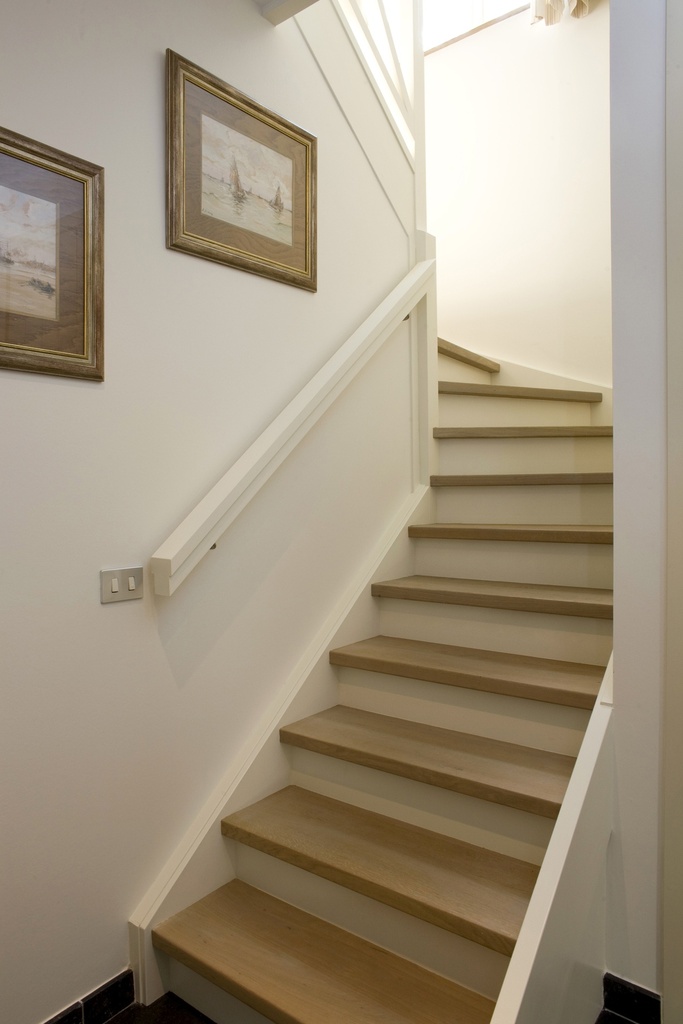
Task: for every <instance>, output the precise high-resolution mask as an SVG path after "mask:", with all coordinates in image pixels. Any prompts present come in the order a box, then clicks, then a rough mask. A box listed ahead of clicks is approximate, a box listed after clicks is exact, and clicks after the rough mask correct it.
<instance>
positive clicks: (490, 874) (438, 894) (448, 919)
mask: <svg viewBox="0 0 683 1024" xmlns="http://www.w3.org/2000/svg"><path fill="white" fill-rule="evenodd" d="M222 827H223V833H224V835H226V836H228V837H230V838H231V839H236V840H237V841H238V842H241V843H245V844H246V845H248V846H252V847H254V848H256V849H258V850H262V851H263V852H264V853H267V854H270V855H271V856H274V857H278V858H279V859H281V860H284V861H287V862H288V863H290V864H294V865H296V866H297V867H300V868H304V869H306V870H308V871H311V872H313V873H314V874H316V875H319V876H321V877H323V878H327V879H329V880H330V881H332V882H335V883H337V884H339V885H343V886H346V887H347V888H349V889H353V890H354V891H356V892H359V893H362V894H364V895H365V896H369V897H371V898H372V899H375V900H379V901H380V902H381V903H385V904H387V905H389V906H392V907H395V908H396V909H398V910H401V911H404V912H405V913H408V914H412V915H413V916H416V917H419V918H422V919H424V920H426V921H429V922H430V923H432V924H435V925H437V926H439V927H441V928H445V929H447V930H449V931H452V932H455V933H457V934H459V935H462V936H464V937H465V938H468V939H471V940H473V941H474V942H478V943H481V944H482V945H485V946H488V947H490V948H491V949H495V950H497V951H498V952H500V953H504V954H506V955H509V954H510V953H511V952H512V949H513V948H514V944H515V941H516V939H517V935H518V934H519V929H520V927H521V924H522V920H523V918H524V913H525V910H526V907H527V905H528V901H529V897H530V895H531V891H532V889H533V885H534V882H535V879H536V877H537V874H538V868H537V867H536V866H535V865H533V864H528V863H526V862H525V861H521V860H516V859H514V858H511V857H507V856H505V855H504V854H500V853H495V852H492V851H491V850H485V849H482V848H480V847H477V846H472V845H471V844H469V843H464V842H462V841H461V840H457V839H453V838H450V837H448V836H442V835H439V834H438V833H436V832H430V831H428V830H427V829H423V828H418V827H417V826H414V825H408V824H406V823H405V822H402V821H398V820H395V819H393V818H388V817H385V816H384V815H381V814H376V813H374V812H373V811H367V810H364V809H362V808H359V807H354V806H352V805H351V804H346V803H342V802H341V801H339V800H332V799H330V798H329V797H325V796H321V795H320V794H318V793H312V792H309V791H308V790H305V789H300V788H299V787H297V786H288V787H287V788H286V789H282V790H280V791H279V792H277V793H274V794H272V796H269V797H266V798H265V799H264V800H260V801H259V802H258V803H256V804H252V805H251V806H250V807H247V808H245V809H244V810H242V811H238V812H236V813H235V814H231V815H230V816H229V817H227V818H225V819H224V820H223V826H222Z"/></svg>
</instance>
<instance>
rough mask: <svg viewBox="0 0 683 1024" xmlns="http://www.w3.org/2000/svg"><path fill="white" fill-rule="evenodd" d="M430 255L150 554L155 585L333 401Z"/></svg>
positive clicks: (400, 313)
mask: <svg viewBox="0 0 683 1024" xmlns="http://www.w3.org/2000/svg"><path fill="white" fill-rule="evenodd" d="M434 268H435V261H434V260H425V261H423V262H421V263H418V264H417V265H416V266H415V267H413V269H412V270H411V271H410V272H409V273H408V274H406V276H405V277H404V278H403V280H402V281H401V282H400V283H399V284H398V285H397V286H396V288H394V289H393V291H391V292H390V293H389V295H387V297H386V298H385V299H384V301H383V302H381V303H380V304H379V306H378V307H377V309H375V310H374V312H373V313H371V314H370V316H369V317H368V318H367V320H365V322H364V323H363V324H361V326H360V327H359V328H358V329H357V330H356V331H354V333H353V334H352V335H351V337H350V338H349V339H348V340H347V341H346V342H344V344H343V345H342V346H341V347H340V348H339V349H338V350H337V351H336V352H335V354H334V355H333V356H332V357H331V358H330V359H329V360H328V361H327V363H325V365H324V366H323V367H322V369H320V370H319V371H318V373H316V375H315V376H314V377H313V378H312V380H310V381H309V382H308V384H306V385H305V387H303V388H302V390H301V391H300V392H299V394H298V395H297V396H296V398H294V399H292V401H291V402H290V403H289V405H287V406H286V407H285V408H284V409H283V410H282V412H281V413H280V414H279V416H276V418H275V419H274V420H273V422H272V423H271V424H270V426H268V427H266V429H265V430H264V431H263V433H262V434H261V435H260V436H259V437H258V438H257V439H256V441H254V443H253V444H252V445H251V447H250V448H248V449H247V451H246V452H245V453H244V454H243V455H242V456H240V458H239V459H238V460H237V462H235V464H234V465H233V466H231V468H230V469H229V470H228V472H227V473H226V474H225V476H223V477H222V478H221V479H220V480H219V481H218V483H217V484H215V486H214V487H212V488H211V490H210V491H209V493H208V494H207V495H206V497H204V498H202V500H201V501H200V502H199V504H198V505H197V506H196V507H195V508H194V509H193V510H192V512H190V513H189V515H187V516H186V517H185V519H184V520H183V521H182V523H180V525H179V526H178V527H176V529H175V530H174V531H173V533H172V534H171V535H170V537H169V538H168V539H167V540H165V541H164V543H163V544H162V545H161V546H160V547H159V548H158V549H157V550H156V551H155V552H154V554H153V555H152V558H151V562H150V568H151V571H152V573H153V575H154V591H155V593H156V594H160V595H162V596H164V597H170V595H171V594H173V592H174V591H175V590H177V588H178V587H179V586H180V584H181V583H182V582H183V580H184V579H186V578H187V576H188V575H189V573H190V572H191V571H192V570H193V569H194V568H195V566H196V565H197V564H198V563H199V562H200V560H201V559H202V558H203V557H204V555H205V554H206V553H207V552H208V551H209V550H210V549H211V547H212V545H213V544H215V543H216V541H217V540H218V538H219V537H220V536H221V534H222V533H224V531H225V530H227V528H228V527H229V526H230V524H231V523H232V522H233V521H234V520H235V519H236V518H237V516H238V515H239V514H240V512H241V511H242V510H243V508H244V507H245V506H246V505H247V504H248V503H249V501H251V499H252V498H253V497H254V495H255V494H257V493H258V491H259V490H260V489H261V487H263V485H264V484H265V483H266V481H267V480H268V479H269V478H270V476H272V474H273V473H274V472H275V470H276V469H277V468H278V466H279V465H280V464H281V463H282V462H283V461H284V459H285V458H286V457H287V455H288V454H289V453H290V452H291V451H292V449H293V448H294V447H295V446H296V445H297V444H298V442H299V441H300V440H301V439H302V438H303V437H304V436H305V435H306V434H307V433H308V431H309V430H310V429H311V427H312V426H313V425H314V424H315V423H316V422H317V420H318V419H319V418H320V417H321V416H322V414H323V413H324V412H325V410H326V409H327V408H329V406H330V405H331V404H332V402H333V401H334V399H335V398H336V397H337V395H338V394H340V393H341V392H342V391H343V390H344V389H345V388H346V387H347V385H348V384H349V383H350V382H351V381H352V380H353V378H354V377H355V376H356V374H357V373H358V372H359V371H360V370H361V369H362V367H363V366H364V365H365V363H366V362H367V361H368V360H369V359H370V358H371V356H372V355H374V353H375V352H376V351H377V350H378V349H379V348H381V346H382V345H383V344H384V342H385V341H386V340H387V339H388V338H389V337H390V336H391V335H392V334H393V332H394V331H395V330H396V328H397V327H398V325H399V324H400V323H401V321H402V320H404V319H405V317H406V316H407V315H408V314H409V313H410V312H411V310H412V309H413V308H414V307H415V306H416V305H417V303H418V302H420V300H421V299H422V298H423V297H424V296H425V295H426V294H427V291H428V289H429V287H430V285H431V283H432V282H433V279H434V273H435V269H434Z"/></svg>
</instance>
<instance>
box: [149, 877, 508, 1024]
mask: <svg viewBox="0 0 683 1024" xmlns="http://www.w3.org/2000/svg"><path fill="white" fill-rule="evenodd" d="M152 941H153V943H154V945H155V947H156V948H157V949H160V950H162V951H163V952H165V953H167V954H168V955H169V956H171V957H173V958H174V959H175V960H177V961H179V962H180V963H182V964H184V965H185V966H187V967H189V968H191V969H192V970H194V971H196V972H197V973H198V974H200V975H202V976H203V977H204V978H206V979H207V980H208V981H210V982H212V983H213V984H215V985H218V986H219V987H220V988H222V989H223V990H224V991H226V992H229V993H230V994H231V995H232V996H235V997H236V998H237V999H239V1000H241V1001H242V1002H243V1003H246V1004H247V1005H249V1006H251V1007H252V1008H253V1009H255V1010H256V1011H257V1012H259V1013H261V1014H263V1015H264V1016H266V1017H268V1019H269V1020H273V1021H275V1022H276V1024H321V1022H323V1021H324V1022H325V1024H360V1022H363V1024H442V1022H443V1021H445V1020H448V1021H451V1022H452V1024H488V1022H489V1021H490V1019H491V1017H492V1015H493V1009H494V1003H493V1002H492V1001H491V1000H490V999H487V998H485V997H484V996H482V995H479V994H478V993H476V992H472V991H470V990H469V989H466V988H464V987H463V986H461V985H458V984H456V983H455V982H453V981H450V980H448V979H446V978H443V977H441V976H440V975H438V974H434V973H433V972H431V971H428V970H426V969H425V968H423V967H420V966H419V965H418V964H415V963H413V962H412V961H410V960H407V959H405V958H404V957H400V956H397V955H396V954H394V953H391V952H389V951H388V950H386V949H383V948H382V947H380V946H376V945H374V944H372V943H369V942H366V941H365V940H364V939H361V938H359V937H358V936H356V935H352V934H351V933H350V932H347V931H344V930H343V929H341V928H338V927H336V926H335V925H332V924H329V923H327V922H326V921H322V920H321V919H319V918H316V917H313V916H312V915H311V914H307V913H306V912H304V911H303V910H299V909H298V908H296V907H293V906H291V905H290V904H288V903H284V902H283V901H282V900H278V899H275V898H274V897H273V896H270V895H268V894H267V893H265V892H261V891H260V890H258V889H254V888H253V887H252V886H249V885H247V884H246V883H244V882H241V881H239V880H235V881H233V882H230V883H228V884H227V885H225V886H223V887H222V888H220V889H218V890H216V891H215V892H213V893H210V895H208V896H206V897H205V898H204V899H202V900H199V902H197V903H195V904H193V905H192V906H190V907H188V908H187V909H186V910H184V911H182V912H181V913H180V914H177V915H176V916H175V917H173V918H171V919H170V920H168V921H165V922H163V924H161V925H158V926H157V927H156V928H155V929H154V933H153V939H152Z"/></svg>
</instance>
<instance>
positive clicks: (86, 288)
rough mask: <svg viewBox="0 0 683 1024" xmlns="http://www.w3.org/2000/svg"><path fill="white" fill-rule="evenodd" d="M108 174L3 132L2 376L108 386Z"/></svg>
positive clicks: (0, 160)
mask: <svg viewBox="0 0 683 1024" xmlns="http://www.w3.org/2000/svg"><path fill="white" fill-rule="evenodd" d="M103 224H104V171H103V169H102V168H101V167H97V166H96V165H95V164H91V163H88V162H87V161H85V160H81V159H79V158H78V157H74V156H70V155H69V154H67V153H63V152H61V151H60V150H57V149H53V148H52V147H51V146H45V145H43V144H42V143H40V142H35V141H34V140H32V139H28V138H26V137H25V136H23V135H18V134H17V133H16V132H12V131H9V130H8V129H6V128H0V368H3V369H10V370H25V371H28V372H31V373H49V374H56V375H58V376H63V377H79V378H85V379H90V380H97V381H101V380H103V379H104V365H103V350H104V343H103V321H104V296H103V283H104V282H103V278H104V270H103V230H104V228H103Z"/></svg>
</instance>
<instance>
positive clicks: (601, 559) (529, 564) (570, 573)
mask: <svg viewBox="0 0 683 1024" xmlns="http://www.w3.org/2000/svg"><path fill="white" fill-rule="evenodd" d="M415 571H416V572H417V573H418V574H420V575H424V576H437V575H438V576H455V577H460V578H464V579H481V580H504V581H509V582H518V583H547V584H558V585H562V586H569V587H599V588H606V589H610V588H611V586H612V547H611V545H604V544H601V545H598V544H595V545H593V544H537V543H529V542H517V541H485V540H482V541H479V540H431V539H430V540H427V539H422V538H420V539H416V540H415Z"/></svg>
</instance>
